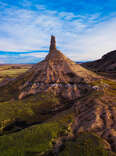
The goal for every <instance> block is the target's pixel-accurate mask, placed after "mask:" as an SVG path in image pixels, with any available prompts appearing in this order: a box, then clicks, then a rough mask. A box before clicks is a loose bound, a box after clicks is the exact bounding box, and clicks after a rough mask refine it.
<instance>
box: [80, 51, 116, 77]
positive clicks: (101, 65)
mask: <svg viewBox="0 0 116 156" xmlns="http://www.w3.org/2000/svg"><path fill="white" fill-rule="evenodd" d="M82 66H83V67H86V68H88V69H90V70H93V71H95V72H99V73H101V74H103V75H107V76H110V77H112V78H115V77H116V50H115V51H111V52H109V53H107V54H105V55H104V56H103V57H102V58H101V59H99V60H96V61H92V62H87V63H83V64H82Z"/></svg>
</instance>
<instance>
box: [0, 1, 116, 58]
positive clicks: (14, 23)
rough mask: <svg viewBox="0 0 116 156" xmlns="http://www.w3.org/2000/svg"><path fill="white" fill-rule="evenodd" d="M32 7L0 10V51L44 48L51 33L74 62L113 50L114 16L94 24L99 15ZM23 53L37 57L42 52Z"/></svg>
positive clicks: (115, 24)
mask: <svg viewBox="0 0 116 156" xmlns="http://www.w3.org/2000/svg"><path fill="white" fill-rule="evenodd" d="M4 5H5V4H4ZM30 5H31V4H30V3H28V6H30ZM36 8H37V9H38V10H36V11H32V10H29V9H25V8H24V9H21V8H15V7H13V8H6V9H5V10H4V13H5V15H4V16H3V15H2V14H1V15H0V19H1V24H0V34H1V35H0V50H4V51H29V50H38V49H39V50H40V49H42V50H45V49H48V47H49V40H50V35H51V34H54V35H55V36H56V39H57V46H58V48H59V49H60V50H62V51H63V53H65V55H67V56H69V57H70V58H72V59H73V60H76V61H78V60H88V59H89V60H90V59H91V60H92V59H96V58H99V57H101V56H102V55H103V54H104V53H106V52H108V51H110V50H114V49H116V44H115V43H116V31H115V27H116V18H111V19H109V20H107V21H102V22H100V23H98V21H97V19H98V18H99V16H100V14H94V15H91V16H89V15H85V16H81V15H77V14H74V13H69V12H57V11H51V10H47V9H46V7H45V6H43V5H37V6H36ZM2 13H3V12H2ZM96 23H98V24H96ZM25 55H26V54H25ZM27 55H28V56H29V55H30V56H34V57H37V58H39V57H44V56H45V55H46V53H32V54H27Z"/></svg>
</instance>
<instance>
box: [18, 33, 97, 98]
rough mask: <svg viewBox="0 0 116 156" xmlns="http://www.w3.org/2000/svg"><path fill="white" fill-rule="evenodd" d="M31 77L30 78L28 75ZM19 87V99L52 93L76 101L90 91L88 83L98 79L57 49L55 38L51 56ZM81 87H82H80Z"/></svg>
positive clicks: (39, 64)
mask: <svg viewBox="0 0 116 156" xmlns="http://www.w3.org/2000/svg"><path fill="white" fill-rule="evenodd" d="M28 74H29V75H30V76H29V77H28V78H27V76H26V75H28ZM25 77H26V81H25V83H24V84H23V85H21V86H20V87H19V89H20V94H19V99H22V98H24V97H26V96H28V95H31V94H36V93H39V92H47V91H50V92H52V93H54V94H55V95H60V96H62V97H64V98H68V99H70V100H71V99H76V98H78V97H80V95H81V93H82V92H84V90H86V92H87V91H88V90H89V89H90V86H89V85H87V83H86V81H90V80H92V79H96V77H97V76H96V75H95V74H93V73H92V72H90V71H88V70H86V69H84V68H83V67H81V66H80V65H77V64H76V63H74V62H73V61H71V60H70V59H68V58H67V57H65V56H64V55H63V54H62V53H61V52H60V51H59V50H57V48H56V41H55V37H54V36H52V37H51V44H50V49H49V54H48V55H47V56H46V58H45V60H44V61H42V62H40V63H38V64H36V65H34V66H33V67H32V68H31V69H30V70H29V71H28V72H27V73H26V74H25V75H24V76H23V78H24V79H25ZM80 85H82V86H83V87H82V86H81V87H80Z"/></svg>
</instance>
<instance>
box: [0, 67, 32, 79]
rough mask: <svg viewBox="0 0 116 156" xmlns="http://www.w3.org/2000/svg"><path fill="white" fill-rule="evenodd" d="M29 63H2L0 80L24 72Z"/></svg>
mask: <svg viewBox="0 0 116 156" xmlns="http://www.w3.org/2000/svg"><path fill="white" fill-rule="evenodd" d="M30 67H31V65H2V66H0V81H2V80H4V79H5V78H15V77H17V76H18V75H20V74H23V73H25V72H26V71H27V70H28V69H29V68H30Z"/></svg>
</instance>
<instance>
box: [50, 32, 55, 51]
mask: <svg viewBox="0 0 116 156" xmlns="http://www.w3.org/2000/svg"><path fill="white" fill-rule="evenodd" d="M54 50H56V39H55V36H53V35H52V36H51V43H50V52H53V51H54Z"/></svg>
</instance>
